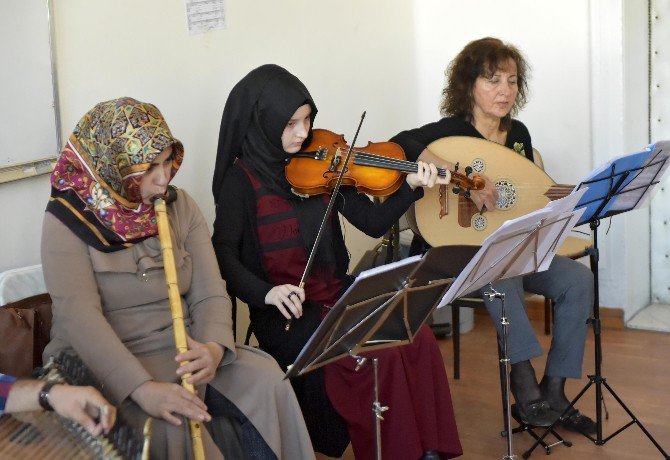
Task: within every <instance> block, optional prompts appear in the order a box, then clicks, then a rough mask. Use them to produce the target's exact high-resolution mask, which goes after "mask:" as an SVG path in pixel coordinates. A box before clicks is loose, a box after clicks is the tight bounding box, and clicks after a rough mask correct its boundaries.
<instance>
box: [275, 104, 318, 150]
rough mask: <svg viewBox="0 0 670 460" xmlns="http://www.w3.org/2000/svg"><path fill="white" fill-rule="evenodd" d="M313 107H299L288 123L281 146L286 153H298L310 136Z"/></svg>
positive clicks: (307, 105)
mask: <svg viewBox="0 0 670 460" xmlns="http://www.w3.org/2000/svg"><path fill="white" fill-rule="evenodd" d="M311 113H312V107H311V106H310V105H309V104H303V105H301V106H300V107H298V110H296V111H295V113H294V114H293V116H291V119H290V120H289V121H288V123H286V127H285V128H284V132H283V133H282V135H281V145H282V147H283V148H284V151H285V152H286V153H296V152H298V151H300V148H301V147H302V143H303V142H305V139H307V136H308V135H309V128H310V126H311V124H312V119H311V118H310V115H311Z"/></svg>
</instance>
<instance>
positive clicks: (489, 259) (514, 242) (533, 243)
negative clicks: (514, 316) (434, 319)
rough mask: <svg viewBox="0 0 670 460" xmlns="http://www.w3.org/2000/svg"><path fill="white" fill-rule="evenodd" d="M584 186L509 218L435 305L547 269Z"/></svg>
mask: <svg viewBox="0 0 670 460" xmlns="http://www.w3.org/2000/svg"><path fill="white" fill-rule="evenodd" d="M585 191H586V188H583V189H581V190H579V191H577V192H573V193H571V194H570V195H568V196H567V197H565V198H562V199H560V200H556V201H553V202H550V203H548V204H547V205H546V206H545V207H544V208H542V209H538V210H537V211H533V212H531V213H529V214H525V215H523V216H520V217H517V218H516V219H513V220H508V221H505V222H504V223H503V225H501V226H500V228H499V229H498V230H496V231H495V232H493V233H492V234H491V235H489V236H488V238H486V239H485V240H484V242H483V243H482V247H481V248H480V250H479V251H478V252H477V254H476V255H475V256H474V257H473V258H472V260H471V261H470V262H469V263H468V265H467V266H466V267H465V269H463V271H462V272H461V274H460V275H459V276H458V277H457V278H456V280H455V281H454V283H453V284H452V285H451V287H450V288H449V290H448V291H447V292H446V294H445V295H444V297H443V298H442V300H441V301H440V304H439V305H438V307H437V308H441V307H444V306H445V305H448V304H450V303H451V302H453V300H454V299H456V298H458V297H460V296H462V295H464V294H467V293H469V292H473V291H476V290H478V289H480V288H482V287H483V286H486V285H487V284H489V283H490V282H493V281H497V280H499V279H506V278H511V277H514V276H520V275H524V274H527V273H531V272H535V271H542V270H546V269H547V268H548V267H549V264H550V263H551V260H552V259H553V256H554V254H555V252H556V250H557V249H558V247H559V246H560V244H561V242H562V241H563V240H564V239H565V237H566V236H567V235H568V234H569V233H570V230H571V229H572V227H573V226H574V224H575V223H576V222H577V219H578V217H579V216H581V214H582V213H583V212H584V210H583V209H580V210H578V211H573V210H574V206H575V205H576V204H577V202H578V201H579V199H580V197H581V196H582V195H583V194H584V193H585Z"/></svg>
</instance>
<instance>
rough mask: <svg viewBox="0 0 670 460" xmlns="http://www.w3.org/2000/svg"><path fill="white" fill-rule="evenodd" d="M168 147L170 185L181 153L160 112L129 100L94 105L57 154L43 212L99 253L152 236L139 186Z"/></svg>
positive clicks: (151, 219) (150, 215)
mask: <svg viewBox="0 0 670 460" xmlns="http://www.w3.org/2000/svg"><path fill="white" fill-rule="evenodd" d="M169 146H172V147H173V156H172V171H171V174H170V179H172V177H174V175H175V173H176V172H177V170H178V169H179V166H180V165H181V162H182V160H183V157H184V147H183V146H182V144H181V142H180V141H178V140H177V139H175V138H174V137H172V134H171V133H170V129H169V128H168V126H167V124H166V122H165V120H164V119H163V115H161V113H160V111H159V110H158V109H157V108H156V107H155V106H154V105H152V104H148V103H144V102H139V101H137V100H135V99H131V98H128V97H125V98H120V99H113V100H111V101H106V102H101V103H99V104H98V105H96V106H95V107H94V108H93V109H92V110H90V111H89V112H88V113H87V114H86V115H84V116H83V117H82V119H81V120H80V121H79V123H77V126H76V127H75V129H74V132H73V133H72V134H71V135H70V137H69V139H68V142H67V144H66V145H65V148H63V151H62V152H61V154H60V157H59V159H58V163H57V164H56V167H55V169H54V171H53V173H52V174H51V198H50V199H49V204H48V206H47V211H48V212H51V213H53V214H54V215H55V216H56V217H58V219H59V220H60V221H61V222H63V223H64V224H65V225H67V226H68V228H69V229H70V230H72V231H73V232H74V233H75V234H77V236H79V238H81V239H82V240H83V241H85V242H86V243H87V244H89V245H90V246H93V247H95V248H96V249H98V250H101V251H104V252H112V251H117V250H120V249H124V248H127V247H130V246H132V245H133V244H135V243H138V242H140V241H142V240H143V239H145V238H148V237H150V236H153V235H156V234H157V233H158V228H157V223H156V216H155V214H154V207H153V205H147V204H144V203H143V202H142V197H141V194H140V187H139V186H140V181H141V179H142V176H143V175H144V173H145V172H146V171H147V170H148V169H149V166H150V165H151V162H152V161H153V159H154V158H155V157H156V156H157V155H158V154H160V153H161V151H163V150H164V149H166V148H167V147H169Z"/></svg>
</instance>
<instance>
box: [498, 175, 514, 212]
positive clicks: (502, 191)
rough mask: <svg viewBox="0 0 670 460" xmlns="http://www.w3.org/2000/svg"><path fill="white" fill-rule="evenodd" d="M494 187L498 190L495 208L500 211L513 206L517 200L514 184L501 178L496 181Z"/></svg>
mask: <svg viewBox="0 0 670 460" xmlns="http://www.w3.org/2000/svg"><path fill="white" fill-rule="evenodd" d="M496 189H497V190H498V200H497V201H496V208H498V209H499V210H501V211H506V210H508V209H511V208H513V207H514V206H515V205H516V202H517V193H516V188H515V187H514V184H513V183H512V182H511V181H509V180H507V179H501V180H498V181H496Z"/></svg>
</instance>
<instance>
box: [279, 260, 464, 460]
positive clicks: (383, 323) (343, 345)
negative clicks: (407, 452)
mask: <svg viewBox="0 0 670 460" xmlns="http://www.w3.org/2000/svg"><path fill="white" fill-rule="evenodd" d="M445 257H448V249H447V248H445V247H436V248H432V249H430V251H428V252H427V253H426V254H425V255H424V256H423V257H422V256H414V257H410V258H407V259H404V260H401V261H399V262H395V263H392V264H388V265H382V266H380V267H376V268H373V269H370V270H366V271H363V272H361V274H360V275H359V276H358V278H356V280H355V281H354V283H353V284H352V285H351V286H350V287H349V289H347V290H346V292H345V293H344V294H343V295H342V297H341V298H340V299H339V300H338V302H337V303H336V304H335V305H334V306H333V308H332V309H331V311H330V312H329V313H328V315H326V317H325V318H324V319H323V321H322V322H321V324H320V325H319V327H318V328H317V330H316V331H315V332H314V334H312V337H310V339H309V340H308V341H307V343H306V344H305V346H304V347H303V349H302V351H301V352H300V354H299V355H298V357H297V358H296V360H295V362H294V363H293V364H292V365H291V366H290V367H289V370H288V372H287V373H286V375H285V378H291V377H295V376H299V375H302V374H305V373H307V372H310V371H312V370H314V369H317V368H319V367H321V366H324V365H326V364H328V363H331V362H333V361H336V360H338V359H340V358H343V357H345V356H350V357H352V358H354V359H356V360H357V362H358V365H357V367H356V370H358V369H359V368H360V366H362V365H363V364H364V362H365V360H366V359H365V358H362V357H361V356H359V354H360V353H361V352H364V351H368V350H377V349H382V348H387V347H393V346H398V345H403V344H406V343H409V342H411V341H412V340H413V339H414V336H415V335H416V333H417V332H418V330H419V328H420V327H421V326H422V325H423V323H424V322H425V321H426V320H427V319H428V317H429V316H430V314H431V313H432V311H433V309H434V308H435V306H436V305H437V303H438V302H439V301H440V299H441V298H442V296H443V295H444V293H445V291H446V290H447V288H448V286H449V284H450V283H451V281H452V280H451V279H442V277H441V276H440V269H439V267H440V265H441V261H442V260H444V258H445ZM410 305H411V308H410ZM377 363H378V361H377V359H373V360H372V367H373V373H374V391H375V395H374V396H375V399H374V402H373V412H374V414H375V435H376V443H375V457H376V458H378V459H380V458H381V427H380V420H383V418H382V415H381V414H382V412H384V411H385V410H387V409H388V408H387V407H384V406H382V405H381V404H380V402H379V386H378V376H377Z"/></svg>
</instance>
